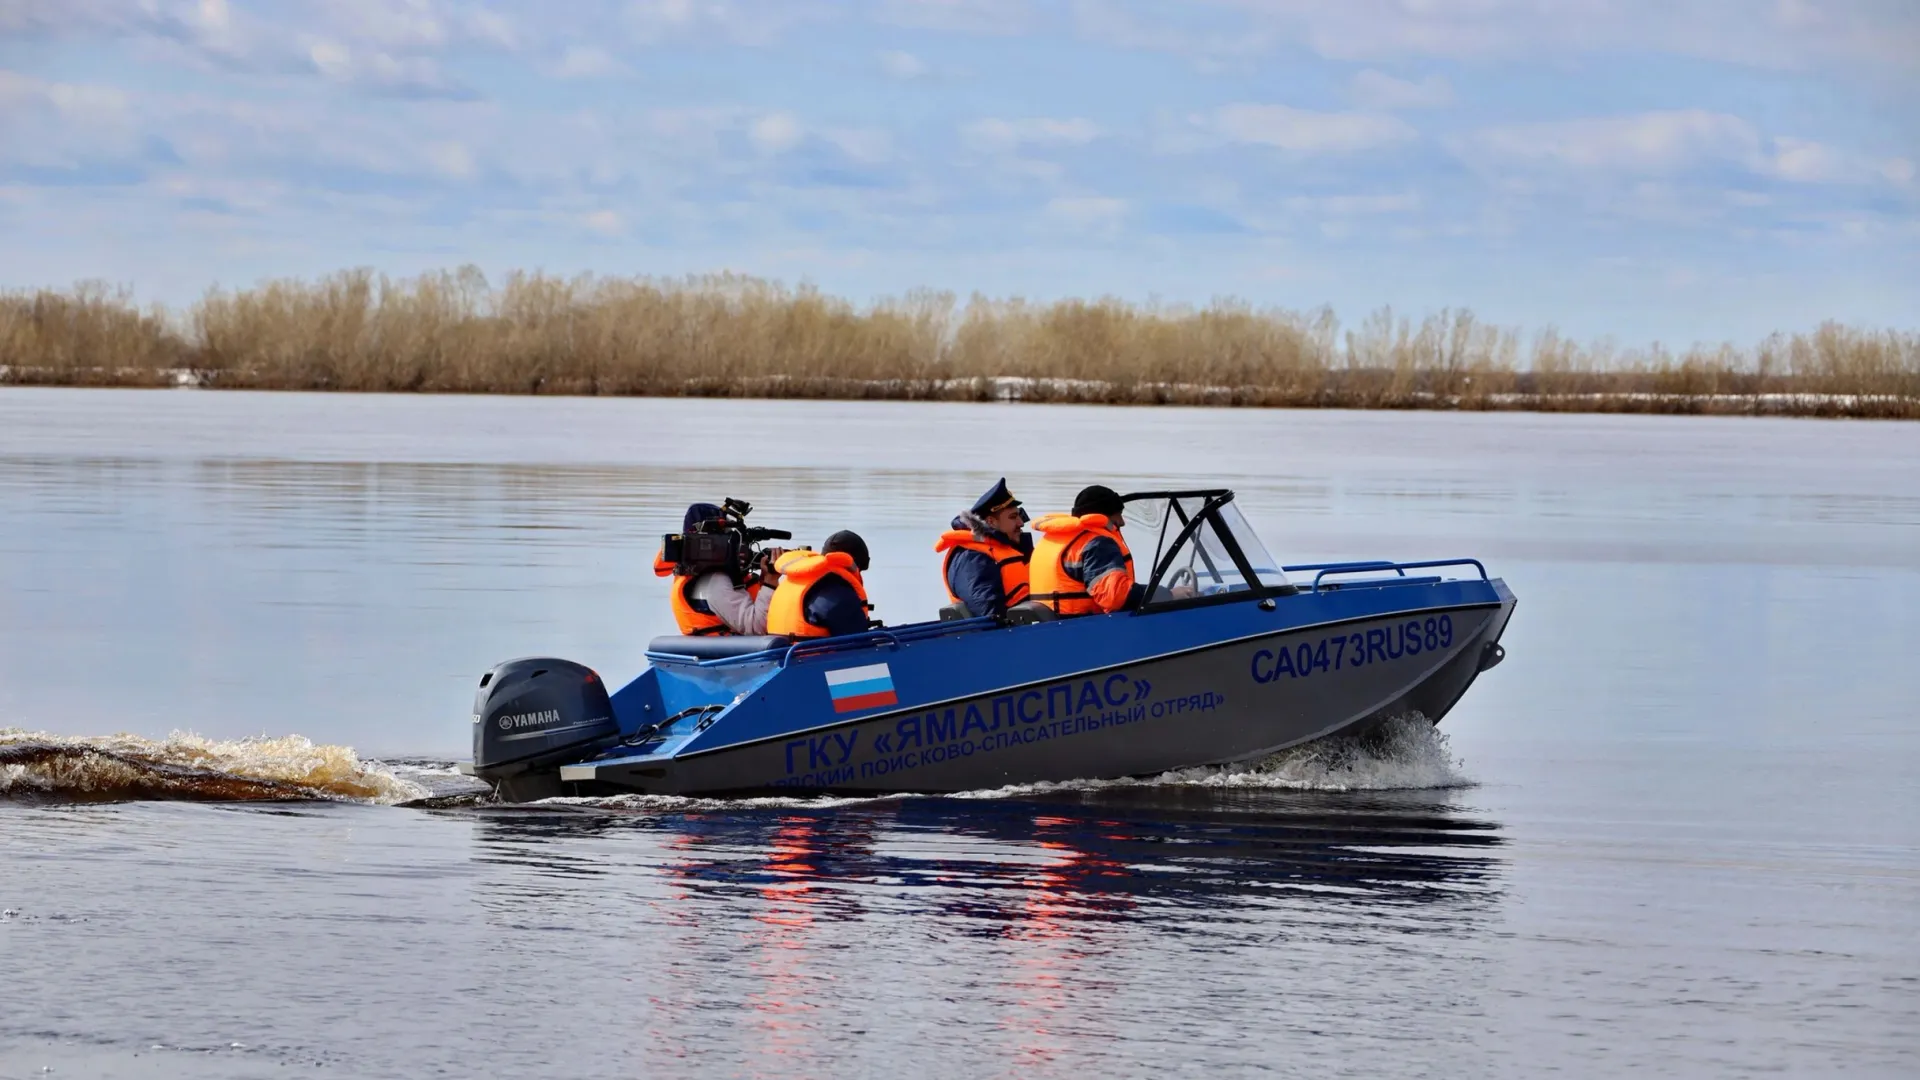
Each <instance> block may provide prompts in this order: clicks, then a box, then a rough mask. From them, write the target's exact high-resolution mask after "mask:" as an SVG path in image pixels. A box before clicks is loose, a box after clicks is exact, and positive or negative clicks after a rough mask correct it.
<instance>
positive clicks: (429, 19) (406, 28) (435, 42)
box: [201, 0, 449, 50]
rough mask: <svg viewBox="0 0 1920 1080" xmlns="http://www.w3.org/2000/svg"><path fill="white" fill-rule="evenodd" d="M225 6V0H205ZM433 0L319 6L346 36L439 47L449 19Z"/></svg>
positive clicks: (378, 43) (343, 0)
mask: <svg viewBox="0 0 1920 1080" xmlns="http://www.w3.org/2000/svg"><path fill="white" fill-rule="evenodd" d="M209 3H217V4H219V5H220V6H221V7H225V0H202V4H201V6H202V7H203V8H204V7H206V6H207V5H208V4H209ZM438 8H439V5H438V4H435V3H433V2H431V0H326V3H324V4H322V5H320V6H319V10H320V11H321V12H322V13H323V16H324V18H325V19H326V21H327V23H328V24H329V26H331V27H332V28H333V29H334V31H335V32H336V33H337V34H339V35H340V36H342V37H345V38H347V39H348V40H351V41H354V42H358V43H360V44H363V45H370V46H375V47H378V48H381V49H389V50H394V49H399V50H405V49H437V48H439V47H440V46H442V45H445V44H446V43H447V39H448V37H449V34H448V28H447V22H446V20H445V19H444V18H442V16H441V13H440V11H439V10H438Z"/></svg>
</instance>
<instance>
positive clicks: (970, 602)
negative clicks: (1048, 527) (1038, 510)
mask: <svg viewBox="0 0 1920 1080" xmlns="http://www.w3.org/2000/svg"><path fill="white" fill-rule="evenodd" d="M953 527H954V528H956V529H970V528H972V525H970V524H969V523H968V522H967V520H966V518H965V517H964V516H962V517H957V518H954V519H953ZM987 533H988V535H990V536H991V537H992V538H993V539H995V540H999V541H1000V542H1001V543H1004V544H1010V545H1012V546H1013V547H1015V548H1018V549H1019V550H1020V551H1021V553H1022V554H1025V555H1029V556H1031V555H1032V554H1033V536H1032V535H1031V534H1029V533H1025V532H1023V533H1021V534H1020V538H1019V539H1018V540H1009V539H1007V538H1006V537H1005V536H1003V535H1001V534H1000V533H999V532H995V531H993V530H987ZM949 554H951V555H952V556H953V557H952V558H951V559H948V560H947V588H948V589H949V590H951V591H952V593H953V595H955V596H957V597H959V598H960V599H962V600H965V601H966V602H967V611H968V612H970V613H972V614H973V615H974V616H975V617H976V618H977V617H979V616H981V615H1005V614H1006V613H1007V594H1006V590H1004V589H1002V588H1001V586H1000V568H999V567H998V566H995V565H994V564H993V556H991V555H987V554H985V553H984V552H979V551H969V550H968V549H966V548H954V549H953V550H952V551H951V552H949Z"/></svg>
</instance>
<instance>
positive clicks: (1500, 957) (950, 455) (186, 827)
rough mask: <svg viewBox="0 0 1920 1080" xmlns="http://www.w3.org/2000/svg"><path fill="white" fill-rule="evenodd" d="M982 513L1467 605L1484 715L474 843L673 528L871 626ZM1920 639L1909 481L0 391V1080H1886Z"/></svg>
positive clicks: (1687, 437) (893, 426) (1157, 431)
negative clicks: (1137, 768)
mask: <svg viewBox="0 0 1920 1080" xmlns="http://www.w3.org/2000/svg"><path fill="white" fill-rule="evenodd" d="M1003 473H1004V474H1005V475H1007V476H1008V477H1009V482H1010V484H1011V485H1012V487H1013V488H1014V490H1015V491H1016V493H1018V494H1019V495H1020V496H1021V497H1022V498H1023V499H1025V500H1026V501H1027V502H1028V504H1029V505H1030V507H1031V508H1032V509H1033V510H1034V511H1035V512H1036V513H1038V512H1041V511H1045V510H1050V509H1063V508H1064V506H1065V504H1066V502H1067V501H1068V500H1069V499H1070V498H1071V496H1072V493H1073V492H1074V491H1075V490H1076V489H1077V488H1079V487H1080V486H1081V485H1082V484H1084V483H1087V482H1090V481H1094V480H1098V481H1103V482H1107V483H1110V484H1112V485H1113V486H1115V487H1119V488H1122V489H1125V488H1128V487H1145V486H1151V487H1166V486H1170V485H1187V486H1205V485H1213V484H1225V485H1227V486H1231V487H1233V488H1234V489H1235V490H1236V491H1237V492H1238V493H1239V501H1240V504H1241V506H1242V508H1243V509H1244V510H1245V512H1246V514H1247V516H1248V517H1249V519H1250V520H1251V521H1252V522H1253V524H1254V525H1255V526H1256V527H1257V528H1258V530H1259V531H1260V532H1261V534H1262V535H1263V536H1264V537H1265V538H1266V540H1267V543H1268V546H1269V547H1270V548H1271V549H1273V550H1274V552H1275V553H1276V554H1278V555H1280V556H1281V557H1282V558H1283V559H1285V560H1287V561H1289V562H1310V561H1320V560H1327V559H1340V558H1409V559H1410V558H1429V557H1452V556H1463V555H1472V556H1477V557H1479V558H1482V559H1484V560H1485V561H1486V562H1487V563H1488V566H1489V569H1491V570H1492V571H1493V572H1494V573H1495V574H1497V575H1499V576H1501V577H1504V578H1505V579H1506V580H1507V582H1508V583H1509V584H1510V585H1511V586H1512V587H1513V589H1514V591H1515V592H1516V593H1517V594H1518V596H1519V598H1520V606H1519V609H1518V612H1517V613H1516V615H1515V617H1514V620H1513V623H1512V624H1511V626H1510V628H1509V630H1508V632H1507V635H1506V638H1505V644H1506V646H1507V649H1508V659H1507V661H1506V662H1505V663H1504V664H1503V665H1501V666H1500V667H1499V668H1497V669H1495V670H1493V671H1492V672H1489V673H1488V674H1487V675H1486V676H1484V677H1483V678H1481V680H1480V681H1479V682H1478V683H1476V685H1475V686H1474V688H1473V689H1472V691H1471V692H1470V693H1469V694H1468V695H1467V697H1466V699H1465V700H1464V701H1463V702H1462V703H1461V705H1460V706H1459V707H1458V708H1457V709H1456V710H1455V711H1454V712H1453V714H1451V715H1450V716H1449V717H1447V719H1446V722H1445V724H1444V725H1443V726H1442V729H1441V732H1442V733H1441V734H1435V733H1433V732H1430V731H1428V730H1427V729H1425V728H1424V727H1423V726H1421V725H1417V724H1416V725H1410V726H1407V727H1405V728H1403V729H1401V730H1399V731H1398V732H1396V735H1395V738H1394V739H1393V740H1391V741H1390V742H1389V743H1388V744H1387V745H1386V746H1384V747H1377V748H1360V747H1356V746H1349V745H1344V744H1336V745H1331V746H1325V747H1317V748H1310V749H1309V750H1306V751H1298V752H1295V753H1293V754H1290V755H1286V756H1285V757H1283V758H1282V759H1277V760H1274V761H1269V762H1264V763H1261V764H1259V765H1257V766H1251V767H1246V768H1241V769H1217V770H1207V771H1202V772H1196V773H1190V774H1184V775H1182V776H1179V777H1167V778H1162V779H1161V780H1159V781H1157V782H1149V783H1142V782H1131V783H1122V784H1100V783H1082V784H1067V785H1059V786H1055V787H1049V788H1044V789H1039V788H1036V789H1020V790H1010V791H1000V792H983V793H976V794H974V795H972V796H968V797H960V798H915V797H900V798H891V799H875V800H824V801H812V802H809V801H804V800H785V801H781V800H750V801H743V802H718V801H692V800H670V799H654V800H639V801H634V800H628V801H625V802H621V803H619V804H617V805H596V804H590V803H589V804H582V803H567V802H563V803H556V804H540V805H535V806H531V807H513V808H506V807H489V806H481V805H470V804H469V803H468V801H467V800H463V799H462V798H461V797H460V795H461V793H462V792H463V791H465V790H467V789H466V788H464V787H463V785H462V782H461V781H460V780H459V779H458V778H457V777H455V776H453V775H452V774H451V773H450V771H449V770H448V769H447V768H446V765H447V762H448V761H450V760H451V759H453V758H455V757H457V756H460V755H461V754H462V753H463V752H464V751H465V749H466V745H465V744H466V740H467V738H468V734H469V725H468V718H467V711H468V710H467V705H468V702H469V700H470V697H471V690H472V683H473V680H474V679H475V677H476V676H477V675H478V674H479V673H480V672H481V671H484V670H485V669H486V668H487V667H489V666H490V665H491V664H492V663H493V662H495V661H496V660H499V659H502V658H505V657H508V656H515V655H524V654H528V653H540V654H552V655H561V656H568V657H572V658H575V659H578V660H581V661H583V662H586V663H589V664H592V665H594V666H595V667H596V668H597V669H598V670H600V671H601V672H602V673H604V674H605V675H607V676H608V678H609V679H610V680H612V681H614V682H616V683H617V682H620V681H624V679H625V678H627V677H630V676H631V675H633V674H635V673H636V672H637V671H639V670H640V668H641V666H642V659H641V655H640V654H641V651H642V650H643V648H644V646H645V643H646V641H647V640H648V639H649V638H650V637H652V636H653V635H654V634H657V633H661V632H665V631H667V630H668V629H669V627H670V619H669V618H668V616H667V613H666V604H665V594H664V586H663V584H662V582H661V581H660V580H659V579H657V578H655V577H654V576H653V574H652V572H651V568H650V566H649V559H650V556H651V554H652V552H653V549H654V547H655V545H656V543H657V539H658V534H659V533H661V532H663V531H666V530H668V529H670V528H672V527H674V524H675V523H676V522H677V520H678V517H679V513H680V510H681V508H682V507H683V506H684V505H685V504H686V503H687V502H689V501H693V500H696V499H700V500H717V498H718V497H719V496H722V495H734V496H738V497H742V498H746V499H748V500H750V501H752V502H753V503H754V504H756V506H758V507H759V508H760V509H759V510H758V511H756V514H755V515H754V517H755V520H756V521H757V522H761V523H764V524H769V525H786V526H790V527H792V528H793V529H794V530H795V531H796V532H797V533H799V534H800V539H801V540H803V541H812V542H815V543H817V542H818V541H819V540H820V539H822V538H824V537H825V535H826V534H827V533H829V532H831V531H833V530H835V529H838V528H844V527H852V528H855V529H858V530H859V531H861V532H862V533H863V534H864V535H865V536H866V537H867V539H868V540H869V542H870V544H871V546H872V548H873V551H874V569H873V571H872V573H871V574H870V575H869V580H870V584H871V587H872V591H873V593H874V595H875V597H876V599H877V600H878V602H879V605H880V610H879V612H878V614H879V615H880V616H881V617H883V618H885V619H887V620H888V621H889V622H895V623H898V622H907V621H914V620H915V619H918V618H923V617H928V616H930V615H931V613H932V612H933V610H934V608H935V606H936V605H937V604H938V603H939V602H940V600H941V598H942V597H941V591H940V586H939V582H938V577H937V569H936V567H937V562H936V560H935V557H934V555H933V553H932V550H931V546H932V541H933V538H934V536H935V535H936V534H937V533H938V532H939V530H940V529H941V528H942V527H944V525H945V522H946V519H947V518H948V517H949V516H951V514H952V513H953V512H954V511H955V510H956V509H957V508H958V507H960V506H963V505H965V504H967V503H969V502H971V501H972V499H973V498H974V497H975V496H976V495H977V494H978V493H979V492H980V491H981V490H984V489H985V488H986V487H987V486H988V485H989V484H990V483H992V481H993V480H994V479H995V478H996V477H998V476H1000V475H1002V474H1003ZM1916 612H1920V425H1903V424H1894V423H1842V422H1827V421H1800V420H1758V419H1732V418H1728V419H1707V418H1698V419H1696V418H1675V417H1606V416H1542V415H1526V414H1492V415H1449V414H1440V413H1409V414H1387V413H1350V412H1286V411H1231V410H1188V409H1149V410H1138V409H1117V408H1098V407H1088V408H1076V407H1047V406H1021V405H1007V406H1000V405H944V404H942V405H930V404H903V403H793V402H726V401H602V400H556V399H508V398H499V399H495V398H453V397H373V396H311V395H299V394H245V393H227V392H222V393H213V392H197V391H104V390H102V391H67V390H26V389H12V390H4V391H0V729H11V730H0V976H3V977H0V1078H6V1080H12V1078H16V1077H26V1076H36V1077H37V1076H46V1075H70V1076H93V1077H135V1076H139V1077H148V1076H162V1077H169V1076H179V1077H187V1076H193V1077H254V1076H280V1075H291V1074H295V1073H300V1074H319V1073H327V1074H333V1075H343V1076H355V1077H363V1076H364V1077H386V1076H393V1077H412V1076H426V1075H458V1076H464V1075H474V1074H481V1073H485V1074H489V1075H565V1076H570V1077H583V1078H584V1077H601V1076H607V1077H612V1076H631V1075H646V1076H680V1075H686V1076H694V1075H699V1076H709V1075H714V1076H720V1075H724V1076H828V1075H831V1076H836V1077H866V1076H873V1077H896V1076H902V1075H926V1076H1013V1075H1018V1076H1023V1077H1028V1076H1032V1077H1048V1076H1059V1077H1081V1076H1089V1075H1110V1076H1136V1075H1147V1074H1167V1073H1174V1074H1188V1073H1207V1074H1221V1075H1248V1074H1255V1073H1265V1072H1307V1071H1312V1072H1315V1073H1318V1074H1321V1075H1330V1076H1375V1075H1393V1076H1413V1075H1424V1076H1462V1077H1479V1076H1495V1075H1498V1076H1535V1075H1541V1074H1545V1073H1550V1072H1561V1073H1569V1074H1575V1075H1593V1074H1606V1073H1621V1072H1626V1071H1628V1070H1633V1071H1636V1072H1640V1073H1646V1074H1657V1075H1689V1076H1691V1075H1751V1074H1754V1073H1760V1072H1777V1073H1784V1074H1788V1075H1827V1074H1830V1073H1837V1072H1845V1073H1848V1074H1851V1075H1861V1076H1913V1075H1916V1074H1920V716H1917V715H1916V714H1917V713H1920V705H1916V702H1920V663H1917V662H1916V658H1917V657H1920V614H1916ZM161 796H166V798H164V799H163V798H161ZM287 796H307V797H306V798H303V799H301V800H298V801H258V800H260V799H262V798H281V799H284V798H285V797H287ZM315 796H323V797H315ZM421 799H427V800H428V801H427V802H426V803H422V802H420V801H419V800H421Z"/></svg>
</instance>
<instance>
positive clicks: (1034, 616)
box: [1007, 600, 1060, 626]
mask: <svg viewBox="0 0 1920 1080" xmlns="http://www.w3.org/2000/svg"><path fill="white" fill-rule="evenodd" d="M1059 617H1060V615H1059V613H1058V612H1056V611H1054V610H1053V609H1052V608H1050V607H1048V606H1047V605H1045V604H1042V603H1040V602H1039V601H1037V600H1029V601H1027V602H1026V603H1024V604H1015V605H1013V606H1012V607H1010V608H1008V609H1007V625H1008V626H1027V625H1029V624H1031V623H1037V622H1052V621H1054V620H1055V619H1058V618H1059Z"/></svg>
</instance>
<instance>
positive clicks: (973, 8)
mask: <svg viewBox="0 0 1920 1080" xmlns="http://www.w3.org/2000/svg"><path fill="white" fill-rule="evenodd" d="M874 15H875V17H876V18H878V19H879V20H880V21H881V22H886V23H892V24H894V25H896V26H911V27H915V28H918V29H923V30H955V31H960V32H962V33H970V34H1017V33H1020V32H1021V31H1023V30H1025V29H1026V28H1027V26H1028V23H1029V21H1030V12H1029V10H1028V5H1027V3H1026V2H1025V0H880V2H879V3H878V4H877V5H876V6H875V9H874Z"/></svg>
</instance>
